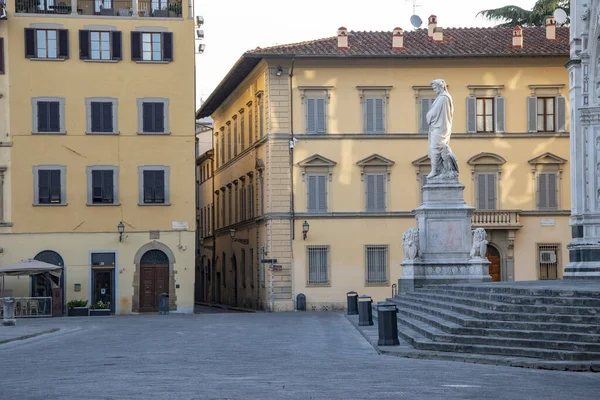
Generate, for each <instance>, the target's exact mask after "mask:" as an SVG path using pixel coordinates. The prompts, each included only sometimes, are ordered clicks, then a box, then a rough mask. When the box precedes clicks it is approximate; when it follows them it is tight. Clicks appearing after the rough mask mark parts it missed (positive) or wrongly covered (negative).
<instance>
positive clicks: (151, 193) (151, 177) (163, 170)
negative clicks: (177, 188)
mask: <svg viewBox="0 0 600 400" xmlns="http://www.w3.org/2000/svg"><path fill="white" fill-rule="evenodd" d="M169 175H170V168H169V167H164V166H160V165H157V166H152V165H148V166H142V167H138V177H139V185H138V186H139V188H138V190H139V203H138V205H141V206H143V205H155V206H157V205H165V206H168V205H170V204H171V203H170V194H169V180H170V177H169Z"/></svg>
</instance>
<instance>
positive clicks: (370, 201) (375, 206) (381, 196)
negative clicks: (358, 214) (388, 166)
mask: <svg viewBox="0 0 600 400" xmlns="http://www.w3.org/2000/svg"><path fill="white" fill-rule="evenodd" d="M366 182H367V211H385V174H366Z"/></svg>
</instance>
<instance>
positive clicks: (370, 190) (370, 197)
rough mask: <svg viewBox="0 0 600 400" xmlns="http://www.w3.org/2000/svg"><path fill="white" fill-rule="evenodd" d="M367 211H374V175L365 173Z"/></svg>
mask: <svg viewBox="0 0 600 400" xmlns="http://www.w3.org/2000/svg"><path fill="white" fill-rule="evenodd" d="M367 211H375V175H374V174H367Z"/></svg>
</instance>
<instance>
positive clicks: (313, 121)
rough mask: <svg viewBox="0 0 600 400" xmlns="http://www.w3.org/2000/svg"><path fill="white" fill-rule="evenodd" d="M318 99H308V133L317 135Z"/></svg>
mask: <svg viewBox="0 0 600 400" xmlns="http://www.w3.org/2000/svg"><path fill="white" fill-rule="evenodd" d="M316 103H317V99H306V133H317V116H316V110H317V107H316Z"/></svg>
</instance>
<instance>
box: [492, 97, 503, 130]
mask: <svg viewBox="0 0 600 400" xmlns="http://www.w3.org/2000/svg"><path fill="white" fill-rule="evenodd" d="M505 104H506V99H505V98H504V97H496V98H495V99H494V117H495V119H496V120H495V121H494V125H495V127H496V132H497V133H504V131H505V129H506V127H505V126H506V116H505V115H506V110H505V108H506V107H505Z"/></svg>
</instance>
